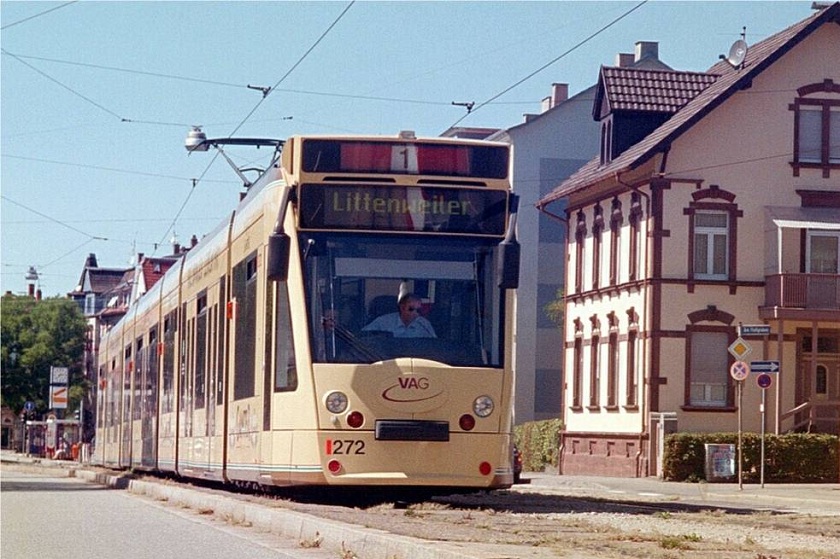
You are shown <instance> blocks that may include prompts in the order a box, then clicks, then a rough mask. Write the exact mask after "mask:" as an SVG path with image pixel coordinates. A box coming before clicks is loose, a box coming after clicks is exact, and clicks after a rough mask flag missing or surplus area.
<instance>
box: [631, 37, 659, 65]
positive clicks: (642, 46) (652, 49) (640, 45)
mask: <svg viewBox="0 0 840 559" xmlns="http://www.w3.org/2000/svg"><path fill="white" fill-rule="evenodd" d="M644 58H653V59H654V60H659V43H658V42H656V41H637V42H636V60H635V61H636V62H638V61H640V60H642V59H644Z"/></svg>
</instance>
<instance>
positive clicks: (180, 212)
mask: <svg viewBox="0 0 840 559" xmlns="http://www.w3.org/2000/svg"><path fill="white" fill-rule="evenodd" d="M355 3H356V0H351V2H350V3H349V4H347V6H346V7H345V8H344V10H342V12H341V13H340V14H339V15H338V17H337V18H335V20H333V22H332V23H331V24H330V25H329V26H328V27H327V29H326V30H325V31H324V32H323V33H321V36H320V37H318V39H317V40H316V41H315V42H314V43H313V44H312V46H310V47H309V48H308V49H307V50H306V52H305V53H303V55H302V56H301V57H300V58H299V59H298V61H297V62H295V63H294V64H293V65H292V67H291V68H289V70H288V71H286V73H285V74H283V76H282V77H281V78H280V79H279V80H277V83H275V84H274V85H273V86H272V87H271V88H269V90H268V91H266V92H265V93H264V94H263V96H262V98H260V100H259V101H257V104H256V105H254V108H253V109H251V111H250V112H249V113H248V114H247V115H245V118H243V119H242V121H241V122H240V123H239V124H238V125H237V126H236V127H235V128H234V129H233V131H232V132H231V133H230V134H228V136H229V137H232V136H233V135H234V134H236V132H237V131H238V130H239V129H240V128H242V126H244V125H245V123H246V122H248V119H250V118H251V116H252V115H253V114H254V113H255V112H257V109H259V108H260V106H261V105H262V104H263V102H265V100H266V99H267V98H268V96H269V95H271V93H272V92H273V91H274V89H275V88H277V87H278V86H279V85H280V84H281V83H283V81H285V80H286V78H288V77H289V76H290V75H291V73H292V72H293V71H294V70H295V68H297V67H298V66H300V64H301V63H302V62H303V61H304V60H305V59H306V58H307V57H308V56H309V54H310V53H311V52H312V51H313V50H315V47H317V46H318V45H319V44H320V43H321V41H323V40H324V38H325V37H326V36H327V35H328V34H329V32H330V31H332V29H333V28H334V27H335V26H336V25H337V24H338V22H339V21H341V19H342V18H343V17H344V15H345V14H346V13H347V12H348V11H349V10H350V8H351V7H352V6H353V4H355ZM219 154H220V152H219V151H218V150H217V151H216V154H215V155H214V156H213V158H212V159H211V160H210V163H208V164H207V167H206V168H205V169H204V171H203V172H202V173H201V175H200V176H199V177H198V178H197V179H195V180H194V181H193V185H192V188H190V191H189V192H188V193H187V197H186V199H184V202H183V203H182V204H181V207H180V208H178V211H177V212H176V214H175V217H174V218H172V222H171V223H170V225H169V227H167V228H166V231H165V232H164V234H163V235H162V236H161V240H160V242H159V244H160V245H163V243H164V241H165V240H166V237H167V236H168V235H169V232H170V231H172V230H173V229H174V228H175V224H176V223H177V222H178V218H179V217H181V214H182V213H183V211H184V208H186V207H187V203H188V202H189V201H190V198H192V195H193V194H194V193H195V187H196V186H197V185H198V183H199V182H201V181H202V179H203V178H204V175H206V174H207V172H208V171H209V170H210V167H212V166H213V163H215V161H216V160H217V159H218V158H219Z"/></svg>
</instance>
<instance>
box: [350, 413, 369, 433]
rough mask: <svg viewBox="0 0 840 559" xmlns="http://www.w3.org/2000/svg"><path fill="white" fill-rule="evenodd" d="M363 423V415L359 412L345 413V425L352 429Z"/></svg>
mask: <svg viewBox="0 0 840 559" xmlns="http://www.w3.org/2000/svg"><path fill="white" fill-rule="evenodd" d="M364 423H365V416H364V415H362V413H361V412H358V411H353V412H350V413H349V414H348V415H347V425H349V426H350V427H352V428H353V429H358V428H359V427H361V426H362V425H364Z"/></svg>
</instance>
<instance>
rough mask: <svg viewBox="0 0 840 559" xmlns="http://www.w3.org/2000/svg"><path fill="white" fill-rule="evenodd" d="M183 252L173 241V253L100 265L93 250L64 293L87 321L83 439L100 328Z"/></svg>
mask: <svg viewBox="0 0 840 559" xmlns="http://www.w3.org/2000/svg"><path fill="white" fill-rule="evenodd" d="M193 239H194V241H193V243H192V246H195V244H197V243H198V240H197V239H195V237H194V238H193ZM185 252H186V251H183V249H181V247H179V246H177V245H176V246H175V254H174V255H173V256H166V257H159V258H153V257H147V256H144V255H143V254H142V253H141V254H138V256H137V264H136V265H135V266H132V267H129V268H100V267H99V264H98V262H97V259H96V255H95V254H93V253H91V254H90V255H88V257H87V259H86V260H85V265H84V267H83V268H82V274H81V277H80V279H79V284H78V285H77V286H76V289H74V290H73V291H71V292H70V293H68V294H67V296H68V297H69V298H70V299H73V300H74V301H76V303H77V304H78V305H79V308H80V309H81V310H82V312H83V313H84V315H85V319H86V320H87V323H88V332H87V340H86V343H85V354H84V372H85V378H86V379H87V380H89V381H90V382H91V386H94V387H95V388H94V390H91V391H90V392H89V393H88V394H87V397H86V398H85V400H84V401H83V403H82V406H83V409H84V410H85V416H86V417H85V420H86V421H85V423H86V428H85V431H86V432H85V433H83V436H84V437H85V439H87V438H88V437H90V436H92V435H93V430H92V428H91V426H92V424H93V423H92V421H93V420H94V417H93V414H94V411H95V409H96V378H97V374H96V363H97V358H98V354H99V340H100V339H101V336H102V333H103V331H104V330H107V329H108V328H110V327H111V326H113V325H114V324H116V323H117V322H118V321H119V320H120V318H122V317H123V316H124V315H125V313H126V312H127V311H128V308H129V306H130V305H131V304H133V303H134V302H135V301H137V299H139V298H140V296H141V295H143V293H145V292H146V291H148V290H149V289H151V287H152V286H153V285H154V284H155V283H156V282H157V281H158V280H159V279H160V278H162V277H163V274H165V273H166V270H168V269H169V268H170V267H171V266H172V265H173V264H174V263H175V262H177V260H178V258H179V257H180V256H182V255H183V254H185Z"/></svg>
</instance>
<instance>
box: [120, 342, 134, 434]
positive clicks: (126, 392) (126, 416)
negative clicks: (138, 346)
mask: <svg viewBox="0 0 840 559" xmlns="http://www.w3.org/2000/svg"><path fill="white" fill-rule="evenodd" d="M133 373H134V363H132V361H131V344H129V345H127V346H125V358H124V359H123V391H122V393H123V408H122V417H121V419H120V421H122V422H123V423H127V422H128V421H129V420H130V419H131V378H132V376H133Z"/></svg>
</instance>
